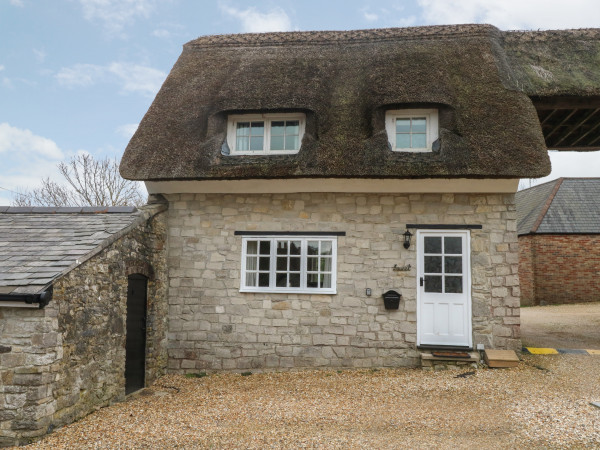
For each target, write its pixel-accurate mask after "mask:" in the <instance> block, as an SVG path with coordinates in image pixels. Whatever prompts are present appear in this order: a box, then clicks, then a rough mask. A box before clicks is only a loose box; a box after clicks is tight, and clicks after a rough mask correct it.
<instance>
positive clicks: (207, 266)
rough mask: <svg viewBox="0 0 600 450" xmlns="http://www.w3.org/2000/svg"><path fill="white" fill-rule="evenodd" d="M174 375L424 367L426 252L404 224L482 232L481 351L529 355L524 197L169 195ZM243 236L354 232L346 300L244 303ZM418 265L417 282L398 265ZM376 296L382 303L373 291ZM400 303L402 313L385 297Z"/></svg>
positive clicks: (475, 285) (341, 268)
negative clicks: (520, 206) (421, 255)
mask: <svg viewBox="0 0 600 450" xmlns="http://www.w3.org/2000/svg"><path fill="white" fill-rule="evenodd" d="M168 200H169V202H170V207H169V219H168V232H169V237H168V243H169V244H168V265H169V293H168V297H169V362H168V364H169V369H170V371H172V372H180V373H183V372H194V371H198V370H204V369H210V370H242V369H261V370H262V369H281V368H288V369H291V368H299V367H325V366H327V367H374V366H390V367H395V366H415V365H417V364H418V357H419V353H418V351H417V349H416V338H417V336H416V332H417V324H416V320H417V319H416V308H417V304H416V281H417V280H416V251H415V244H414V242H413V245H411V247H410V248H409V249H408V250H405V249H404V248H403V246H402V233H404V231H405V224H407V223H420V224H425V223H429V224H481V225H483V228H482V229H481V230H472V231H471V249H472V254H471V265H472V315H473V338H474V344H477V343H483V344H485V345H486V347H487V348H490V347H493V348H500V349H505V348H507V349H518V348H520V340H519V295H520V293H519V279H518V249H517V235H516V213H515V206H514V196H513V195H479V194H469V195H454V194H411V195H396V194H393V195H392V194H254V195H217V194H214V195H213V194H178V195H169V196H168ZM235 231H278V232H279V231H321V232H323V231H328V232H331V231H343V232H345V233H346V235H345V236H341V237H339V238H338V250H337V251H338V261H337V277H338V279H337V294H336V295H305V294H264V293H260V294H259V293H240V292H239V287H240V270H241V267H240V264H241V251H242V248H241V245H242V239H241V237H240V236H236V235H235V234H234V232H235ZM406 264H410V265H411V267H412V268H411V270H410V271H409V272H398V271H394V270H393V267H394V265H398V266H403V265H406ZM366 288H371V289H372V296H370V297H368V296H366V295H365V289H366ZM388 289H395V290H398V291H400V292H401V294H402V296H403V297H402V302H401V305H400V309H399V310H397V311H388V310H385V309H384V306H383V301H382V298H381V294H382V293H383V292H385V291H387V290H388Z"/></svg>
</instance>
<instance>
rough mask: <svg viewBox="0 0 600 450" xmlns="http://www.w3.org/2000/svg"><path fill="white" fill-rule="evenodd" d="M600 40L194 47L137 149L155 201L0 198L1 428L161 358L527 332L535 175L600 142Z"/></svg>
mask: <svg viewBox="0 0 600 450" xmlns="http://www.w3.org/2000/svg"><path fill="white" fill-rule="evenodd" d="M599 37H600V33H599V32H598V30H573V31H559V32H556V31H548V32H501V31H499V30H498V29H496V28H494V27H492V26H489V25H459V26H435V27H422V28H406V29H380V30H362V31H342V32H340V31H325V32H292V33H266V34H241V35H225V36H206V37H201V38H199V39H197V40H194V41H192V42H189V43H188V44H186V45H185V46H184V48H183V52H182V55H181V57H180V58H179V60H178V61H177V62H176V64H175V66H174V67H173V69H172V71H171V73H170V74H169V76H168V78H167V80H166V81H165V83H164V85H163V86H162V88H161V90H160V92H159V93H158V95H157V97H156V99H155V100H154V102H153V104H152V105H151V107H150V109H149V110H148V112H147V114H146V116H145V117H144V119H143V120H142V122H141V124H140V126H139V128H138V130H137V132H136V133H135V135H134V136H133V138H132V139H131V142H130V143H129V146H128V147H127V149H126V151H125V154H124V156H123V159H122V162H121V173H122V175H123V176H124V177H125V178H129V179H133V180H143V181H145V183H146V186H147V188H148V190H149V192H150V193H151V194H152V195H151V198H152V199H153V201H155V202H157V203H153V204H151V205H148V206H147V207H144V208H143V209H142V210H140V211H133V210H119V211H116V210H110V209H109V210H108V211H100V210H81V211H79V210H78V211H76V212H74V211H65V210H61V209H56V210H52V211H45V210H37V209H33V210H6V211H4V212H2V213H1V214H0V220H1V221H2V222H0V224H4V225H0V227H3V228H0V233H2V234H0V379H1V380H2V386H1V387H0V405H1V410H0V445H2V444H4V445H6V444H11V443H24V442H27V441H28V440H29V439H33V438H34V437H36V436H39V435H41V434H44V433H45V432H47V431H48V430H51V429H52V428H53V427H56V426H60V425H62V424H65V423H67V422H69V421H72V420H75V419H77V418H78V417H81V416H82V415H85V414H87V413H88V412H90V411H92V410H93V409H94V408H97V407H100V406H102V405H106V404H108V403H110V402H112V401H116V400H119V399H122V398H124V396H125V395H126V394H127V393H128V392H131V391H133V390H135V389H138V388H140V387H142V386H144V385H146V384H148V383H150V382H152V380H154V379H155V378H156V377H157V376H159V375H160V374H161V373H163V372H165V371H168V372H171V373H188V372H198V371H201V370H244V371H245V370H270V369H288V368H304V367H307V368H310V367H313V368H314V367H373V366H387V367H399V366H418V365H419V364H421V361H424V362H423V364H425V365H426V364H428V363H430V361H431V358H432V357H435V356H433V351H434V350H435V351H436V352H437V351H440V350H449V349H451V350H453V351H457V352H468V351H470V350H472V349H475V348H478V347H479V348H480V347H481V346H483V347H484V348H498V349H519V348H520V340H519V296H520V291H519V278H518V248H517V246H518V244H517V223H516V211H515V192H516V190H517V185H518V180H519V178H523V177H528V178H532V177H541V176H545V175H547V174H548V173H549V171H550V163H549V158H548V155H547V147H548V145H550V144H551V145H552V146H554V148H560V149H563V150H568V149H578V150H582V149H593V148H595V147H594V146H595V145H597V140H598V131H597V130H598V129H599V123H600V120H599V118H598V116H597V115H596V112H597V111H599V110H600V101H599V99H600V79H599V77H598V75H597V70H596V69H597V67H598V61H600V56H599V55H600V45H599V42H600V41H599ZM594 130H596V131H594ZM28 230H31V232H29V231H28ZM3 252H6V253H3ZM2 268H4V269H2ZM144 308H145V310H144Z"/></svg>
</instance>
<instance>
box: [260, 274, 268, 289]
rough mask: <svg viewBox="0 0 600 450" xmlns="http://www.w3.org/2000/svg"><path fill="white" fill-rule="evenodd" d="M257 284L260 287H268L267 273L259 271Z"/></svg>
mask: <svg viewBox="0 0 600 450" xmlns="http://www.w3.org/2000/svg"><path fill="white" fill-rule="evenodd" d="M258 285H259V286H260V287H268V286H269V274H268V273H259V274H258Z"/></svg>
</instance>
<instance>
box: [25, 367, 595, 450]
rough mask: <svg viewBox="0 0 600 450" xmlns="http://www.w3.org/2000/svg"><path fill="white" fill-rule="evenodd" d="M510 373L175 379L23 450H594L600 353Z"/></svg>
mask: <svg viewBox="0 0 600 450" xmlns="http://www.w3.org/2000/svg"><path fill="white" fill-rule="evenodd" d="M523 358H524V359H523V361H522V363H521V364H520V365H519V367H517V368H513V369H494V370H492V369H480V370H477V371H476V372H475V373H474V374H472V375H467V376H464V377H460V378H456V375H458V374H461V373H465V372H468V371H470V370H471V369H467V370H462V371H454V370H447V371H439V372H424V371H422V370H420V369H397V370H393V369H385V370H383V369H382V370H344V371H335V370H330V371H300V372H285V373H281V372H278V373H262V374H253V375H249V376H242V375H240V374H213V375H210V376H207V377H204V378H185V377H183V376H175V375H169V376H166V377H163V378H161V379H160V380H158V381H157V382H156V383H155V385H154V386H153V387H152V388H148V389H145V390H143V391H141V392H140V393H139V394H137V395H135V396H131V397H129V399H128V400H127V401H126V402H123V403H119V404H116V405H113V406H111V407H108V408H104V409H101V410H99V411H97V412H96V413H94V414H91V415H90V416H88V417H86V418H85V419H82V420H80V421H79V422H77V423H75V424H72V425H70V426H67V427H64V428H62V429H59V430H57V431H55V432H54V433H53V434H51V435H49V436H47V437H46V438H45V439H44V440H43V441H40V442H38V443H37V444H34V445H31V446H29V447H27V448H28V449H29V448H31V449H34V448H39V449H60V448H77V449H84V448H123V449H125V448H186V449H188V448H247V449H259V448H260V449H264V448H340V449H341V448H344V449H346V448H415V447H419V448H475V447H479V448H515V447H528V448H572V447H576V448H599V447H600V409H598V408H595V407H594V406H591V405H590V404H589V403H590V402H591V401H600V356H584V355H556V356H536V355H525V356H524V357H523Z"/></svg>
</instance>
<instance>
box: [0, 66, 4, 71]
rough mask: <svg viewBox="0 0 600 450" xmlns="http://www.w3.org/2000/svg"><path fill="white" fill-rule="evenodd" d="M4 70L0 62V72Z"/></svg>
mask: <svg viewBox="0 0 600 450" xmlns="http://www.w3.org/2000/svg"><path fill="white" fill-rule="evenodd" d="M3 70H4V66H3V65H2V64H0V72H2V71H3Z"/></svg>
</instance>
